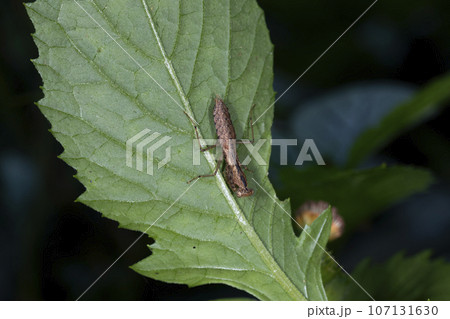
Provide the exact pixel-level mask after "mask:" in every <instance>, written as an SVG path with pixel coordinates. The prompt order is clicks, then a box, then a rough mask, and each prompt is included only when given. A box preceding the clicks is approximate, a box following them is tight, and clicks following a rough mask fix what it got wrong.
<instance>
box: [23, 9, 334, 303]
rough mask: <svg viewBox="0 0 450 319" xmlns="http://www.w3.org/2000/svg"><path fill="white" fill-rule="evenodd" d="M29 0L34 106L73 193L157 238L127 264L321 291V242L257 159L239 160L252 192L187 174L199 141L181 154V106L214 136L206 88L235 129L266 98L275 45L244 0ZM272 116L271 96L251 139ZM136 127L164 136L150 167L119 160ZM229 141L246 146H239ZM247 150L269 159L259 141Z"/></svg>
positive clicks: (292, 294)
mask: <svg viewBox="0 0 450 319" xmlns="http://www.w3.org/2000/svg"><path fill="white" fill-rule="evenodd" d="M27 9H28V13H29V15H30V17H31V19H32V21H33V23H34V25H35V28H36V33H35V34H34V39H35V42H36V44H37V46H38V48H39V53H40V56H39V58H38V59H36V60H35V61H34V63H35V65H36V67H37V69H38V70H39V72H40V74H41V75H42V78H43V80H44V88H43V90H44V93H45V98H44V99H42V100H41V101H40V102H39V108H40V109H41V111H42V113H44V115H45V116H46V117H47V118H48V120H49V121H50V123H51V125H52V133H53V134H54V136H55V137H56V139H57V140H58V141H59V142H60V143H61V144H62V145H63V146H64V149H65V150H64V152H63V154H62V155H61V158H62V159H63V160H64V161H66V162H67V163H68V164H69V165H71V166H72V167H74V168H75V169H76V170H77V176H76V177H77V178H78V179H79V180H80V181H81V183H83V185H84V186H85V187H86V192H85V193H84V194H83V195H82V196H80V198H79V200H80V201H81V202H83V203H85V204H86V205H88V206H90V207H92V208H94V209H95V210H97V211H99V212H101V213H102V214H104V215H105V216H107V217H108V218H111V219H113V220H116V221H118V222H119V223H120V225H121V226H122V227H125V228H128V229H132V230H136V231H140V232H146V233H147V234H148V235H149V236H151V237H153V238H154V239H155V243H154V244H153V245H151V246H150V249H151V250H152V255H151V256H150V257H148V258H146V259H144V260H143V261H141V262H139V263H138V264H136V265H135V266H133V269H135V270H136V271H137V272H139V273H141V274H144V275H146V276H149V277H152V278H155V279H159V280H163V281H167V282H173V283H184V284H188V285H189V286H197V285H202V284H208V283H224V284H228V285H230V286H233V287H237V288H240V289H243V290H246V291H247V292H249V293H251V294H253V295H254V296H256V297H257V298H259V299H265V300H267V299H272V300H291V299H294V300H304V299H305V297H307V298H308V299H311V300H323V299H325V298H326V296H325V295H324V293H323V287H322V282H321V279H320V272H319V268H320V260H319V258H318V257H317V256H319V255H320V250H318V249H316V248H315V245H316V244H315V243H314V244H311V243H310V242H309V241H308V240H304V239H303V240H302V241H301V243H299V238H297V237H296V236H295V234H294V232H293V229H292V223H291V219H290V207H289V203H288V202H281V201H279V200H278V199H277V198H276V196H275V192H274V190H273V188H272V185H271V184H270V182H269V180H268V177H267V169H268V167H267V166H257V165H256V164H255V162H254V161H252V162H251V163H250V169H251V172H250V173H248V179H249V184H250V186H251V187H252V188H254V189H255V194H254V195H253V196H251V197H246V198H237V197H236V196H235V195H234V194H233V193H232V192H231V191H230V189H229V188H228V187H227V185H226V183H225V180H224V178H223V176H222V174H217V175H216V177H215V178H203V179H200V180H198V181H196V182H195V183H192V184H191V185H190V186H188V185H187V184H186V181H188V180H189V179H191V178H192V177H194V176H197V175H199V174H205V173H208V172H212V170H213V169H214V167H215V165H216V163H215V160H214V157H213V154H212V153H211V152H204V153H202V154H203V155H204V156H202V159H201V165H200V166H194V165H193V155H192V153H193V152H192V148H193V144H192V143H197V141H195V140H194V137H195V134H194V129H193V126H192V123H191V122H190V120H189V119H188V118H187V117H186V116H185V114H184V112H186V113H187V114H188V115H189V116H191V117H192V118H193V119H195V121H197V122H198V123H199V133H200V141H201V144H202V145H205V141H204V140H203V138H215V137H216V136H215V130H214V126H213V122H212V114H211V113H212V106H213V104H212V103H213V97H214V96H215V95H216V94H219V95H220V96H222V97H224V98H225V102H226V103H227V104H228V106H229V108H230V113H231V117H232V120H233V122H234V124H235V128H236V131H237V135H238V137H242V138H245V137H248V136H249V128H248V125H247V123H248V119H249V112H250V108H251V106H252V104H256V108H255V110H254V113H255V117H256V116H259V115H260V114H262V113H263V112H264V111H265V110H266V109H267V107H268V106H269V105H271V104H272V102H273V100H274V92H273V89H272V81H273V73H272V59H273V46H272V44H271V42H270V39H269V33H268V30H267V28H266V25H265V21H264V15H263V12H262V10H261V9H260V8H259V7H258V6H257V4H256V1H254V0H251V1H200V0H189V1H187V0H186V1H148V0H114V1H109V0H78V1H75V0H74V1H63V0H37V1H36V2H34V3H32V4H29V5H27ZM272 117H273V108H271V109H270V110H269V111H268V112H266V113H264V116H263V117H262V118H261V119H260V120H259V121H258V123H257V125H256V126H255V137H256V138H257V139H261V138H266V139H270V137H271V135H270V128H271V124H272ZM144 129H150V130H151V131H152V132H158V133H159V134H161V135H163V136H167V137H170V138H171V139H170V141H169V142H167V143H166V144H165V145H164V146H165V147H166V146H170V147H171V161H170V162H169V163H167V164H166V165H165V166H164V167H161V168H160V169H157V168H155V169H154V172H153V175H152V176H150V175H147V174H145V173H143V172H140V171H138V170H136V169H134V168H131V167H127V165H126V161H125V154H126V147H125V145H126V142H127V140H128V139H130V138H131V137H133V136H134V135H135V134H137V133H139V132H141V131H142V130H144ZM165 147H160V148H159V149H158V150H156V151H155V152H154V158H153V162H154V164H161V163H162V161H163V160H164V159H165ZM238 153H239V155H240V156H241V159H242V158H244V156H245V155H247V152H246V150H245V147H244V146H242V145H241V146H240V148H239V151H238ZM259 153H260V155H261V157H262V158H263V159H264V160H265V161H266V163H268V161H269V157H270V143H265V144H264V145H263V146H262V148H261V149H260V152H259ZM154 166H155V167H157V165H154ZM259 185H260V186H261V187H260V186H259ZM266 192H267V193H266ZM322 222H323V224H320V223H315V224H314V225H313V227H312V228H311V230H310V234H312V235H313V236H315V238H316V239H317V240H318V241H319V243H322V244H324V242H326V240H325V238H326V237H327V236H328V234H327V232H326V231H324V230H325V229H327V227H326V226H327V225H328V223H329V220H328V219H326V218H325V217H324V219H323V220H322ZM305 236H306V235H305ZM304 246H306V247H304ZM309 273H312V274H314V276H313V277H309V276H307V274H309Z"/></svg>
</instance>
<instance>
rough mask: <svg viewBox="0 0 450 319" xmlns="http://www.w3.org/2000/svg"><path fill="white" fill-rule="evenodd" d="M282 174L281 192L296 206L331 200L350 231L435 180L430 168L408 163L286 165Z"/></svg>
mask: <svg viewBox="0 0 450 319" xmlns="http://www.w3.org/2000/svg"><path fill="white" fill-rule="evenodd" d="M280 178H281V182H282V188H281V190H280V191H279V193H280V196H284V197H290V199H291V204H292V207H293V208H294V209H296V208H297V207H299V206H300V205H301V204H302V203H304V202H305V201H308V200H324V201H327V202H328V203H330V204H331V205H332V206H335V207H337V208H338V209H339V214H340V215H341V216H342V217H343V218H344V221H345V224H346V231H347V232H349V231H351V229H352V228H353V227H355V226H357V225H358V224H360V223H361V222H362V221H364V220H365V219H367V218H369V217H370V216H372V215H373V214H374V213H376V212H379V211H381V210H382V209H384V208H386V207H388V206H389V205H391V204H393V203H394V202H396V201H399V200H401V199H402V198H405V197H407V196H409V195H411V194H414V193H415V192H418V191H421V190H424V189H425V188H427V187H428V186H429V185H430V184H431V182H432V181H433V178H432V176H431V174H430V173H429V172H428V171H427V170H424V169H419V168H414V167H406V166H393V167H386V166H381V167H376V168H371V169H366V170H340V169H337V168H333V167H325V166H311V167H309V168H305V169H303V170H297V169H295V168H290V167H286V168H283V169H282V170H281V173H280Z"/></svg>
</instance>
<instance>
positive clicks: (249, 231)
mask: <svg viewBox="0 0 450 319" xmlns="http://www.w3.org/2000/svg"><path fill="white" fill-rule="evenodd" d="M141 2H142V4H143V6H144V10H145V12H146V15H147V18H148V22H149V26H150V28H151V31H152V33H153V35H154V36H155V39H156V42H157V44H158V48H159V50H160V52H161V55H162V57H163V59H164V65H165V67H166V68H167V71H168V73H169V75H170V77H171V78H172V81H173V82H174V84H175V87H176V89H177V92H178V95H179V97H180V99H181V101H182V103H183V105H184V107H185V112H186V113H187V115H188V116H189V117H190V118H191V119H193V120H194V121H195V118H194V114H193V112H192V108H191V106H190V103H189V101H188V99H187V97H186V94H185V93H184V90H183V88H182V87H181V84H180V82H179V80H178V77H177V75H176V72H175V69H174V68H173V66H172V63H171V61H170V59H169V58H168V57H167V54H166V52H165V49H164V47H163V45H162V42H161V39H160V37H159V34H158V32H157V30H156V27H155V24H154V21H153V18H152V16H151V14H150V11H149V9H148V6H147V3H146V1H145V0H141ZM193 128H194V127H193ZM197 131H198V136H199V141H200V145H201V147H202V148H204V147H206V142H205V140H204V139H203V135H202V133H201V130H200V128H199V127H197ZM203 154H204V157H205V159H206V161H207V162H208V165H209V166H210V169H211V170H214V169H215V166H216V161H215V160H214V157H213V156H212V154H211V152H209V151H205V152H203ZM215 177H216V181H217V183H218V186H219V189H220V191H221V192H222V194H223V195H224V197H225V199H226V201H227V203H228V205H229V206H230V208H231V210H232V212H233V213H234V215H235V216H236V219H237V221H238V223H239V226H240V227H241V228H242V230H243V231H244V233H245V234H246V236H247V238H248V239H249V240H250V242H251V244H252V245H253V247H254V248H255V250H256V252H257V253H258V254H259V255H260V257H261V258H262V260H263V261H264V263H265V264H266V265H267V267H268V268H269V269H270V270H271V272H272V273H271V276H272V277H273V278H274V279H275V280H276V281H277V282H278V283H279V284H280V286H281V287H282V288H283V289H284V290H285V291H286V293H287V294H288V295H290V296H291V297H292V298H293V299H294V300H306V299H305V297H304V296H303V295H302V293H301V292H300V291H299V290H298V288H297V287H296V286H295V285H294V284H293V283H292V281H291V280H290V279H289V278H288V277H287V276H286V275H285V273H284V271H283V270H282V269H281V268H280V266H279V265H278V263H277V262H276V260H275V259H274V258H273V256H272V255H271V254H270V252H269V251H268V250H267V248H266V247H265V245H264V243H263V242H262V240H261V239H260V238H259V236H258V234H257V233H256V232H255V230H254V229H253V227H252V226H251V225H250V224H249V223H248V221H247V219H246V217H245V215H244V213H243V212H242V211H241V209H240V207H239V205H238V204H237V202H236V200H235V199H234V197H233V195H232V194H231V191H230V190H229V188H228V186H227V185H226V182H225V180H224V178H223V176H222V174H221V173H219V172H218V173H217V174H216V175H215Z"/></svg>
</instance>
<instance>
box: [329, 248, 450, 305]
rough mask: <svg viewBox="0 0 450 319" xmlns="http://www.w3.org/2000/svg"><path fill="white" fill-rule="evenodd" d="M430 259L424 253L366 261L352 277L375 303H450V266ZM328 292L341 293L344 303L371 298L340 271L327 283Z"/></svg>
mask: <svg viewBox="0 0 450 319" xmlns="http://www.w3.org/2000/svg"><path fill="white" fill-rule="evenodd" d="M430 257H431V253H430V252H429V251H424V252H421V253H420V254H417V255H415V256H411V257H406V256H405V255H404V254H403V253H399V254H396V255H395V256H394V257H392V258H391V259H390V260H388V261H387V262H384V263H377V264H374V263H371V262H370V261H369V260H365V261H363V262H361V263H360V264H359V265H358V266H357V268H356V269H355V271H354V272H353V273H352V276H354V278H355V280H356V281H358V282H359V283H360V284H361V285H362V286H363V287H364V288H365V289H366V290H367V291H368V292H369V293H370V294H371V295H372V296H373V297H374V299H375V300H404V301H425V300H449V299H450V264H449V263H448V262H446V261H445V260H443V259H431V258H430ZM330 265H331V264H330ZM332 267H334V266H332ZM327 291H329V292H330V293H331V294H332V295H333V296H334V294H335V293H337V292H338V291H339V299H340V300H368V297H367V295H366V294H364V293H363V292H362V290H361V289H359V288H358V287H357V286H356V285H354V284H352V283H350V280H349V278H348V277H347V276H343V274H342V273H340V272H337V273H336V276H335V277H334V278H333V279H332V280H331V281H330V282H329V283H328V284H327ZM336 296H337V294H336Z"/></svg>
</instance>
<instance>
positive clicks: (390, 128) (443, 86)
mask: <svg viewBox="0 0 450 319" xmlns="http://www.w3.org/2000/svg"><path fill="white" fill-rule="evenodd" d="M449 87H450V75H448V74H446V75H444V76H442V77H440V78H438V79H436V80H434V81H432V82H431V83H430V84H428V85H427V86H426V87H425V88H423V89H422V90H421V91H419V92H418V93H417V94H416V95H415V96H414V97H413V98H412V99H410V100H409V101H407V102H405V103H402V104H400V105H399V106H398V107H396V108H395V109H394V110H392V111H391V112H390V113H389V114H388V115H386V116H385V117H384V119H383V120H381V121H380V123H379V124H378V125H377V126H375V127H372V128H370V129H368V130H367V131H365V132H364V133H362V134H361V135H360V136H359V137H358V139H357V140H356V142H355V143H354V145H353V146H352V148H351V150H350V154H349V158H348V162H347V166H348V167H354V166H356V165H357V164H358V163H360V162H361V161H362V160H364V159H365V158H366V157H367V156H368V155H370V154H372V153H374V152H375V151H377V150H379V149H380V148H382V147H383V146H385V145H386V144H387V143H389V141H391V140H392V139H393V138H395V137H396V136H398V135H399V134H401V133H402V132H404V131H405V130H407V129H409V128H411V127H412V126H414V125H416V124H418V123H419V122H421V121H423V120H424V119H426V118H428V117H429V116H430V115H432V114H433V113H434V112H436V111H437V110H438V109H439V108H440V107H442V106H444V105H445V102H447V101H448V100H449V99H450V90H449V89H448V88H449Z"/></svg>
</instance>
